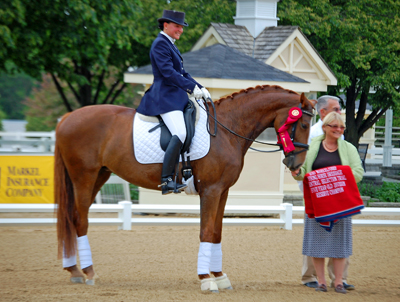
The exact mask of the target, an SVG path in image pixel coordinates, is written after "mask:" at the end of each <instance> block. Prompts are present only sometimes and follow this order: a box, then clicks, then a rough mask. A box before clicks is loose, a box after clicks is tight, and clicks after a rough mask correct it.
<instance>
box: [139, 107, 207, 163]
mask: <svg viewBox="0 0 400 302" xmlns="http://www.w3.org/2000/svg"><path fill="white" fill-rule="evenodd" d="M199 105H200V106H201V107H202V108H199V107H197V110H199V111H200V118H199V121H198V122H197V125H196V130H195V134H194V137H193V140H192V145H191V146H190V153H185V154H184V155H185V159H186V157H187V156H190V160H191V161H193V160H196V159H200V158H202V157H204V156H206V155H207V153H208V151H209V150H210V134H209V133H208V132H207V128H206V124H207V113H206V112H205V111H204V110H203V108H204V104H199ZM157 125H158V123H154V122H148V121H144V120H142V119H141V118H140V117H139V115H138V114H135V118H134V121H133V146H134V153H135V157H136V160H137V161H138V162H139V163H141V164H155V163H162V162H163V160H164V154H165V152H164V151H163V150H162V149H161V146H160V134H161V129H160V128H157V129H156V130H155V131H153V132H151V133H149V130H150V129H151V128H154V127H155V126H157ZM179 160H180V161H182V159H181V157H179Z"/></svg>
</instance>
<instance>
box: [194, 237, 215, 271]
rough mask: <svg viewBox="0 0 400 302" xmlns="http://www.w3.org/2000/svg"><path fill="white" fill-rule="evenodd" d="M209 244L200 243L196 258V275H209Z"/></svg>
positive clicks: (210, 244)
mask: <svg viewBox="0 0 400 302" xmlns="http://www.w3.org/2000/svg"><path fill="white" fill-rule="evenodd" d="M212 245H213V244H212V243H210V242H200V248H199V254H198V258H197V274H198V275H205V274H209V273H210V258H211V247H212Z"/></svg>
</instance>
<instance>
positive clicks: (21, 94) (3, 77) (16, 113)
mask: <svg viewBox="0 0 400 302" xmlns="http://www.w3.org/2000/svg"><path fill="white" fill-rule="evenodd" d="M36 84H37V83H36V81H35V80H34V79H32V78H31V77H29V76H27V75H26V74H23V73H17V74H14V75H8V74H6V73H5V72H0V108H1V109H2V110H3V113H4V118H7V119H23V118H24V110H25V107H24V105H23V100H24V99H25V98H26V97H27V96H28V95H29V94H30V93H31V91H32V88H33V87H35V85H36Z"/></svg>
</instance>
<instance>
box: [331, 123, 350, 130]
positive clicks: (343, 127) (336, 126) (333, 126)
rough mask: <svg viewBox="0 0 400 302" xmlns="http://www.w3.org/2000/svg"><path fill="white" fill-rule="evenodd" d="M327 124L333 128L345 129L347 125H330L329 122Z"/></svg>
mask: <svg viewBox="0 0 400 302" xmlns="http://www.w3.org/2000/svg"><path fill="white" fill-rule="evenodd" d="M326 125H327V126H329V127H331V128H332V129H335V130H339V129H340V130H344V129H346V127H345V126H338V125H329V124H326Z"/></svg>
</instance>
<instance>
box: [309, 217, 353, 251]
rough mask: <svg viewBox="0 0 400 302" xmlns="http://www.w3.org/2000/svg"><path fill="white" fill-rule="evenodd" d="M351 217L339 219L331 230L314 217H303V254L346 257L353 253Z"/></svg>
mask: <svg viewBox="0 0 400 302" xmlns="http://www.w3.org/2000/svg"><path fill="white" fill-rule="evenodd" d="M352 233H353V232H352V224H351V217H346V218H342V219H339V221H338V222H337V223H336V224H335V225H334V226H333V229H332V231H331V232H328V231H326V230H325V229H324V228H322V227H321V226H320V225H319V223H318V222H316V221H315V219H314V218H308V216H307V214H306V215H305V219H304V238H303V255H306V256H310V257H316V258H348V257H349V256H350V255H352V253H353V235H352Z"/></svg>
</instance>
